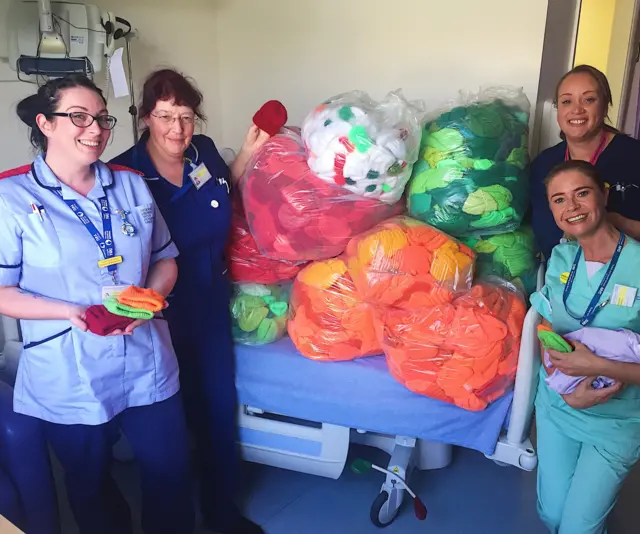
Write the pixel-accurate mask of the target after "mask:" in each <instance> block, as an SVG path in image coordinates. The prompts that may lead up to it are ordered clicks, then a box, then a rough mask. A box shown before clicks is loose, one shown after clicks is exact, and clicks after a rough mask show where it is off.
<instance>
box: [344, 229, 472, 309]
mask: <svg viewBox="0 0 640 534" xmlns="http://www.w3.org/2000/svg"><path fill="white" fill-rule="evenodd" d="M345 256H346V258H347V266H348V268H349V274H350V275H351V278H352V279H353V282H354V284H355V286H356V288H357V289H358V293H359V294H360V296H361V297H362V298H363V299H364V300H365V301H367V302H370V303H372V304H375V305H382V306H397V307H401V308H408V309H415V308H423V307H428V306H434V305H437V304H441V303H443V302H451V300H453V298H454V295H455V293H457V292H464V291H468V290H469V289H470V288H471V284H472V280H473V266H474V260H475V256H474V253H473V252H472V251H471V249H470V248H468V247H467V246H465V245H463V244H461V243H459V242H458V241H456V240H454V239H453V238H451V237H449V236H448V235H446V234H444V233H442V232H440V231H439V230H436V229H435V228H433V227H431V226H429V225H427V224H425V223H422V222H419V221H416V220H414V219H410V218H409V217H394V218H392V219H389V220H387V221H384V222H383V223H380V224H378V225H377V226H375V227H374V228H372V229H371V230H369V231H368V232H365V233H363V234H362V235H359V236H358V237H356V238H354V239H352V240H351V241H350V242H349V244H348V246H347V250H346V253H345Z"/></svg>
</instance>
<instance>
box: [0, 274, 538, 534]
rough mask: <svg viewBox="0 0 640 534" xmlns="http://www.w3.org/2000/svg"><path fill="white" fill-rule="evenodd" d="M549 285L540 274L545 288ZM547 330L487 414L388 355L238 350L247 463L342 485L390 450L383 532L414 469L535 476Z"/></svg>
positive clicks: (379, 518) (377, 505)
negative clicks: (353, 460) (373, 453)
mask: <svg viewBox="0 0 640 534" xmlns="http://www.w3.org/2000/svg"><path fill="white" fill-rule="evenodd" d="M543 279H544V271H543V268H542V267H541V268H540V270H539V272H538V287H541V286H542V283H543ZM539 322H540V316H539V315H538V314H537V313H536V311H535V310H534V309H533V308H531V309H530V310H529V311H528V313H527V315H526V318H525V322H524V330H523V336H522V343H521V346H520V357H519V363H518V370H517V375H516V382H515V387H514V389H513V391H511V392H509V393H507V394H505V395H504V396H503V397H501V398H500V399H498V400H497V401H495V402H494V403H492V404H491V405H490V406H489V407H487V408H486V409H485V410H484V411H481V412H470V411H466V410H463V409H461V408H458V407H456V406H453V405H450V404H447V403H444V402H440V401H437V400H433V399H430V398H427V397H424V396H421V395H417V394H414V393H412V392H410V391H409V390H407V389H406V388H405V387H404V386H402V385H401V384H399V383H398V382H396V381H395V380H394V379H393V378H392V376H391V375H390V374H389V372H388V370H387V366H386V362H385V359H384V357H383V356H374V357H369V358H362V359H358V360H355V361H351V362H331V363H327V362H317V361H312V360H309V359H307V358H305V357H303V356H301V355H300V354H299V353H298V352H297V351H296V349H295V347H294V346H293V344H292V342H291V340H290V339H288V338H285V339H283V340H280V341H279V342H276V343H273V344H270V345H264V346H260V347H250V346H241V345H238V346H237V347H236V373H237V377H236V383H237V387H238V398H239V413H238V421H239V427H240V428H239V441H240V446H241V450H242V454H243V456H244V458H245V459H246V460H248V461H250V462H256V463H261V464H265V465H270V466H274V467H280V468H284V469H290V470H294V471H299V472H303V473H308V474H313V475H319V476H324V477H328V478H333V479H337V478H338V477H340V475H341V474H342V472H343V470H344V468H345V465H346V462H347V456H348V453H349V447H350V445H351V444H362V445H368V446H372V447H375V448H378V449H381V450H383V451H385V452H386V453H388V454H389V455H390V460H389V465H388V470H389V471H391V472H392V473H393V474H394V475H388V476H387V478H386V480H385V481H384V483H383V484H382V487H381V489H380V493H379V494H378V496H377V497H376V498H375V500H374V502H373V504H372V507H371V512H370V516H371V520H372V522H373V523H374V524H376V525H377V526H385V525H388V524H389V523H391V522H392V521H393V520H394V518H395V517H396V515H397V513H398V510H399V508H400V505H401V504H402V501H403V498H404V490H403V489H401V487H400V486H401V485H400V484H399V483H398V478H397V477H400V478H402V479H408V478H409V477H410V475H411V472H412V471H413V470H414V469H418V470H429V469H439V468H443V467H446V466H447V465H449V463H450V462H451V457H452V447H453V446H459V447H466V448H470V449H474V450H477V451H479V452H481V453H483V454H484V455H485V456H486V457H487V458H488V459H490V460H492V461H494V462H496V463H497V464H499V465H501V466H515V467H518V468H520V469H523V470H526V471H531V470H533V469H535V467H536V465H537V456H536V454H535V451H534V449H533V446H532V443H531V441H530V439H529V429H530V423H531V416H532V412H533V400H534V396H535V386H536V381H537V373H538V368H539V361H540V358H539V348H538V347H539V345H538V342H537V335H536V327H537V325H538V324H539ZM2 327H3V328H2V329H1V330H2V332H0V349H1V351H2V352H1V353H0V370H2V369H3V368H4V372H5V374H8V375H9V376H11V377H13V376H15V370H16V368H17V361H18V357H19V354H20V349H21V346H22V342H21V339H20V331H19V327H18V324H17V323H16V321H13V320H10V319H7V318H6V317H3V318H2ZM119 447H120V449H123V448H124V449H126V448H127V447H126V445H124V447H123V445H122V444H119ZM122 454H123V455H124V456H126V455H127V453H126V452H124V453H122Z"/></svg>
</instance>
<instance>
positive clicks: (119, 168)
mask: <svg viewBox="0 0 640 534" xmlns="http://www.w3.org/2000/svg"><path fill="white" fill-rule="evenodd" d="M107 167H109V168H110V169H111V170H112V171H129V172H135V173H136V174H139V175H140V176H144V173H142V172H140V171H137V170H135V169H132V168H131V167H125V166H124V165H118V164H116V163H107Z"/></svg>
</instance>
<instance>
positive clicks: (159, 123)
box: [144, 100, 196, 158]
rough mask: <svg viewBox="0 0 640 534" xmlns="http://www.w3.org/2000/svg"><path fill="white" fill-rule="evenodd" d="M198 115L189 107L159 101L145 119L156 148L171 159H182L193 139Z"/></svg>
mask: <svg viewBox="0 0 640 534" xmlns="http://www.w3.org/2000/svg"><path fill="white" fill-rule="evenodd" d="M195 118H196V115H195V113H194V111H193V109H191V108H190V107H188V106H177V105H175V103H174V102H173V101H167V100H158V101H157V102H156V105H155V107H154V109H153V111H151V113H150V114H149V116H148V117H146V118H145V119H144V122H145V124H146V125H147V126H148V127H149V137H150V139H151V141H152V142H153V144H154V146H155V147H156V148H157V149H159V150H160V151H162V152H163V153H164V155H165V156H167V157H169V158H182V157H183V155H184V151H185V150H186V149H187V148H188V147H189V144H190V143H191V138H192V137H193V132H194V127H195Z"/></svg>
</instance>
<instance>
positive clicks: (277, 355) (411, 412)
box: [235, 338, 513, 454]
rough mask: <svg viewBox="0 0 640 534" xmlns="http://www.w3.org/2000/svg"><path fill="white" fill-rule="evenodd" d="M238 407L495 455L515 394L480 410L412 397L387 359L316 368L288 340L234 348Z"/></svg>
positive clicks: (334, 363)
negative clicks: (248, 407) (245, 406)
mask: <svg viewBox="0 0 640 534" xmlns="http://www.w3.org/2000/svg"><path fill="white" fill-rule="evenodd" d="M235 351H236V373H237V375H236V384H237V388H238V398H239V401H240V403H242V404H248V405H251V406H253V407H255V408H261V409H263V410H266V411H271V412H277V413H280V414H283V415H287V416H289V417H296V418H300V419H306V420H309V421H315V422H318V423H331V424H335V425H340V426H346V427H350V428H357V429H363V430H367V431H370V432H379V433H384V434H395V435H402V436H410V437H415V438H421V439H425V440H429V441H438V442H442V443H449V444H451V445H458V446H461V447H467V448H469V449H475V450H477V451H480V452H482V453H484V454H493V452H494V450H495V446H496V442H497V440H498V436H499V435H500V432H501V430H502V428H503V426H504V425H505V421H506V419H507V417H508V415H509V413H510V407H511V400H512V397H513V393H508V394H506V395H504V396H503V397H501V398H500V399H498V400H497V401H496V402H494V403H493V404H491V405H490V406H489V407H487V408H486V409H485V410H484V411H482V412H469V411H466V410H463V409H461V408H458V407H457V406H453V405H451V404H447V403H444V402H441V401H437V400H434V399H430V398H428V397H424V396H422V395H417V394H415V393H413V392H411V391H409V390H408V389H406V388H405V387H404V386H402V385H401V384H399V383H398V382H397V381H396V380H395V379H394V378H393V377H392V376H391V374H390V373H389V371H388V369H387V363H386V360H385V358H384V356H374V357H370V358H361V359H358V360H354V361H350V362H317V361H313V360H309V359H307V358H305V357H304V356H302V355H301V354H300V353H299V352H298V351H297V350H296V348H295V346H294V345H293V343H292V342H291V340H290V339H289V338H285V339H282V340H280V341H278V342H276V343H273V344H270V345H263V346H259V347H252V346H245V345H236V348H235Z"/></svg>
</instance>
